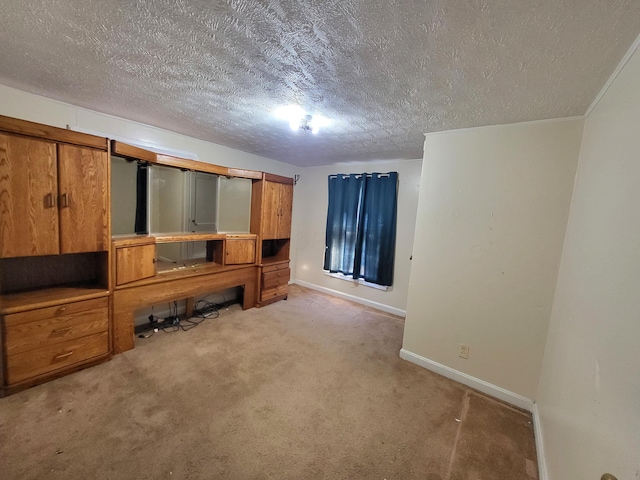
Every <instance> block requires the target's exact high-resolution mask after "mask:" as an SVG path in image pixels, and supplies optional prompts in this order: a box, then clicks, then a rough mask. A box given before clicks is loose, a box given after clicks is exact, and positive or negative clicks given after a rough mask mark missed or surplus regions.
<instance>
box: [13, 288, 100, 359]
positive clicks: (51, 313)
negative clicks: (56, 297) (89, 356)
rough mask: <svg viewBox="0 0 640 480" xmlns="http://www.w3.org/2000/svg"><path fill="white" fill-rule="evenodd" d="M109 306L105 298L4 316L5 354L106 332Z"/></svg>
mask: <svg viewBox="0 0 640 480" xmlns="http://www.w3.org/2000/svg"><path fill="white" fill-rule="evenodd" d="M108 304H109V300H108V299H107V298H106V297H105V298H96V299H93V300H85V301H82V302H74V303H68V304H66V305H58V306H55V307H49V308H39V309H37V310H31V311H29V312H20V313H15V314H12V315H6V316H5V317H4V324H5V345H4V346H5V353H6V354H7V355H13V354H17V353H21V352H27V351H29V350H33V349H36V348H41V347H45V346H49V345H55V344H58V343H62V342H66V341H67V340H73V339H74V338H80V337H84V336H87V335H92V334H94V333H101V332H106V331H107V329H108V325H109V310H108Z"/></svg>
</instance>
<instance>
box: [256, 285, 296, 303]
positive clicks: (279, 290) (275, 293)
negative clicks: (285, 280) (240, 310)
mask: <svg viewBox="0 0 640 480" xmlns="http://www.w3.org/2000/svg"><path fill="white" fill-rule="evenodd" d="M288 291H289V287H288V285H284V286H280V287H276V288H269V289H267V290H262V292H261V293H260V301H261V302H264V301H266V300H271V299H272V298H276V297H281V296H284V295H287V292H288Z"/></svg>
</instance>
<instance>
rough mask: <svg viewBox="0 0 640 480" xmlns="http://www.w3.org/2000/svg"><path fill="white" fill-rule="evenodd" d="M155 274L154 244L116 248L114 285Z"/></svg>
mask: <svg viewBox="0 0 640 480" xmlns="http://www.w3.org/2000/svg"><path fill="white" fill-rule="evenodd" d="M155 274H156V246H155V245H153V244H151V245H138V246H133V247H122V248H117V249H116V285H123V284H125V283H129V282H134V281H136V280H141V279H143V278H149V277H153V276H154V275H155Z"/></svg>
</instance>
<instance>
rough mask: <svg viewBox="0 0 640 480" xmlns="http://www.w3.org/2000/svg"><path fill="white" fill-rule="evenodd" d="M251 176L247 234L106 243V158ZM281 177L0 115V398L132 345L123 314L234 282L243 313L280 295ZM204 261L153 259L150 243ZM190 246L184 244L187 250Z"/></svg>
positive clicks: (285, 261) (284, 244)
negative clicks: (177, 247)
mask: <svg viewBox="0 0 640 480" xmlns="http://www.w3.org/2000/svg"><path fill="white" fill-rule="evenodd" d="M111 150H113V153H115V154H117V155H121V156H123V157H125V158H127V159H132V160H135V159H137V160H141V161H143V162H148V163H152V164H157V165H164V166H170V167H175V168H180V169H183V170H185V169H186V170H195V171H202V172H208V173H214V174H217V175H225V176H233V177H241V178H247V179H251V181H252V182H253V183H252V190H251V194H252V200H251V233H247V234H217V233H176V234H163V235H153V236H150V235H146V236H132V237H123V238H115V239H111V216H110V189H111V162H110V160H109V154H110V152H111ZM292 198H293V180H292V179H290V178H285V177H280V176H277V175H270V174H265V173H263V172H257V171H253V170H245V169H237V168H229V167H221V166H217V165H211V164H209V163H204V162H197V161H192V160H186V159H181V158H177V157H171V156H167V155H160V154H156V153H153V152H149V151H147V150H144V149H141V148H138V147H133V146H130V145H126V144H122V143H119V142H115V141H112V142H109V140H108V139H106V138H101V137H96V136H93V135H86V134H82V133H77V132H72V131H70V130H64V129H60V128H56V127H49V126H46V125H40V124H37V123H32V122H26V121H23V120H18V119H12V118H8V117H3V116H0V396H3V395H5V394H8V393H13V392H16V391H18V390H21V389H23V388H27V387H29V386H32V385H36V384H38V383H42V382H44V381H47V380H50V379H53V378H56V377H59V376H62V375H66V374H68V373H71V372H74V371H76V370H79V369H81V368H86V367H88V366H91V365H95V364H98V363H100V362H103V361H106V360H108V359H109V358H110V357H111V355H112V354H113V353H120V352H123V351H126V350H129V349H131V348H133V346H134V337H133V333H134V312H135V311H136V310H137V309H140V308H142V307H146V306H149V305H153V304H157V303H159V302H165V301H171V300H176V299H183V298H186V299H187V313H190V312H191V310H192V309H193V302H194V298H195V296H196V295H202V294H207V293H211V292H215V291H219V290H224V289H227V288H232V287H237V286H240V287H243V290H244V295H243V302H242V303H243V308H251V307H253V306H255V305H258V306H261V305H266V304H268V303H271V302H273V301H277V300H280V299H282V298H286V295H287V284H288V281H289V276H290V272H289V237H290V230H291V210H292ZM196 241H205V242H206V258H204V259H202V258H198V259H192V260H186V261H184V262H183V261H180V262H179V264H177V262H175V261H172V262H170V263H168V262H158V254H157V248H158V244H163V243H174V242H196ZM193 246H194V245H189V248H192V247H193Z"/></svg>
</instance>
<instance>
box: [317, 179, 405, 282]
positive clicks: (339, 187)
mask: <svg viewBox="0 0 640 480" xmlns="http://www.w3.org/2000/svg"><path fill="white" fill-rule="evenodd" d="M397 203H398V173H397V172H390V173H372V174H367V173H363V174H350V175H342V174H339V175H329V207H328V210H327V230H326V243H325V254H324V269H325V270H328V271H329V272H331V273H342V274H344V275H349V276H352V277H353V278H354V279H359V278H363V279H364V280H365V281H366V282H370V283H375V284H377V285H385V286H391V285H392V283H393V265H394V256H395V245H396V216H397Z"/></svg>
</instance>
